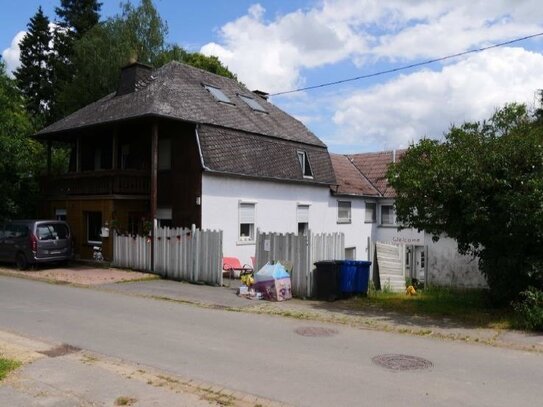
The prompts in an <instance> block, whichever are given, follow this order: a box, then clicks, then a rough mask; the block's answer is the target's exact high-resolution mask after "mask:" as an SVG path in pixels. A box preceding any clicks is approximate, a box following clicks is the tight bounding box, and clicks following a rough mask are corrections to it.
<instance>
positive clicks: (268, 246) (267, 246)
mask: <svg viewBox="0 0 543 407" xmlns="http://www.w3.org/2000/svg"><path fill="white" fill-rule="evenodd" d="M264 251H265V252H269V251H270V239H266V240H264Z"/></svg>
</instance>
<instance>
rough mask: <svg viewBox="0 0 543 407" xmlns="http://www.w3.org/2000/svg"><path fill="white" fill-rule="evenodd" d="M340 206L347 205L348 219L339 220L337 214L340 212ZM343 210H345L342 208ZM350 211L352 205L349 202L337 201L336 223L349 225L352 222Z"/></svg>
mask: <svg viewBox="0 0 543 407" xmlns="http://www.w3.org/2000/svg"><path fill="white" fill-rule="evenodd" d="M341 204H349V217H348V218H341V217H340V213H339V212H340V207H341ZM343 209H346V208H343ZM352 210H353V204H352V202H351V201H343V200H338V201H337V223H344V224H347V223H351V222H352V216H353V213H352Z"/></svg>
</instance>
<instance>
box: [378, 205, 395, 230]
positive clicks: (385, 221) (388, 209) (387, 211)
mask: <svg viewBox="0 0 543 407" xmlns="http://www.w3.org/2000/svg"><path fill="white" fill-rule="evenodd" d="M394 224H396V215H395V213H394V205H381V225H394Z"/></svg>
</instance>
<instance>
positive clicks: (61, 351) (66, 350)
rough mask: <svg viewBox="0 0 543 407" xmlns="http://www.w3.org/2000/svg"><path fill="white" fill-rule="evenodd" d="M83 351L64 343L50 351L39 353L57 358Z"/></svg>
mask: <svg viewBox="0 0 543 407" xmlns="http://www.w3.org/2000/svg"><path fill="white" fill-rule="evenodd" d="M80 350H81V349H80V348H77V347H75V346H72V345H68V344H67V343H63V344H62V345H59V346H56V347H54V348H51V349H49V350H44V351H41V352H39V353H41V354H43V355H45V356H49V357H50V358H56V357H59V356H64V355H68V354H70V353H76V352H79V351H80Z"/></svg>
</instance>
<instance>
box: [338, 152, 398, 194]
mask: <svg viewBox="0 0 543 407" xmlns="http://www.w3.org/2000/svg"><path fill="white" fill-rule="evenodd" d="M405 151H406V150H396V152H395V153H394V152H393V151H381V152H378V153H361V154H352V155H348V156H347V157H348V158H349V159H350V160H351V162H352V163H353V164H354V166H355V167H356V168H357V169H358V170H359V171H360V172H361V173H362V174H364V175H365V176H366V178H367V179H368V180H369V182H371V184H372V185H373V186H374V187H375V188H377V190H379V192H380V193H381V195H382V196H383V197H385V198H394V197H395V196H396V191H394V188H392V187H391V186H390V185H389V184H388V182H387V178H386V173H387V171H388V166H389V165H390V163H392V161H393V159H394V154H395V160H396V161H397V160H400V159H401V157H402V156H403V154H404V153H405ZM334 169H335V168H334Z"/></svg>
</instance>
